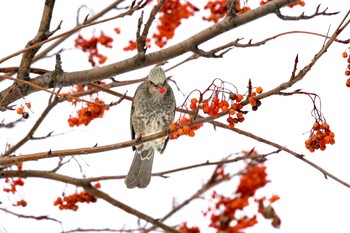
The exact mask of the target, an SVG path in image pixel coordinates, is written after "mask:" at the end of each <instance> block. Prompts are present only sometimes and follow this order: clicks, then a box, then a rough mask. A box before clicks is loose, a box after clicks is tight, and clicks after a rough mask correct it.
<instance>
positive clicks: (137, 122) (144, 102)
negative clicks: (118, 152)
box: [125, 67, 176, 188]
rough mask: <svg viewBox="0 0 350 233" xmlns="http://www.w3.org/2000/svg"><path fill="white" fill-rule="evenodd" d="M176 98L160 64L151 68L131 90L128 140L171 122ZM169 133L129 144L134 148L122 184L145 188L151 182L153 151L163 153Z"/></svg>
mask: <svg viewBox="0 0 350 233" xmlns="http://www.w3.org/2000/svg"><path fill="white" fill-rule="evenodd" d="M175 107H176V101H175V96H174V92H173V90H172V89H171V87H170V86H169V84H168V83H167V81H166V76H165V72H164V70H163V69H162V68H161V67H154V68H153V69H152V70H151V71H150V73H149V75H148V77H147V79H146V80H145V81H144V82H143V83H141V84H140V85H139V86H138V87H137V89H136V92H135V96H134V99H133V101H132V105H131V114H130V126H131V137H132V139H135V138H136V139H142V137H145V136H148V135H152V134H155V133H159V132H162V131H164V130H166V129H168V128H169V126H170V124H171V123H172V122H173V121H174V115H175ZM168 140H169V136H165V137H162V138H159V139H155V140H152V141H149V142H144V143H141V144H139V145H136V146H133V147H132V149H133V150H134V151H135V155H134V159H133V161H132V164H131V167H130V170H129V173H128V175H127V176H126V178H125V184H126V186H127V187H128V188H135V187H139V188H146V187H147V185H148V184H149V182H150V181H151V175H152V164H153V156H154V151H155V150H157V151H158V152H159V153H161V154H162V153H163V152H164V150H165V147H166V145H167V143H168Z"/></svg>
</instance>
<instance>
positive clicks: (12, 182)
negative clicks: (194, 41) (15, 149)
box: [2, 163, 27, 207]
mask: <svg viewBox="0 0 350 233" xmlns="http://www.w3.org/2000/svg"><path fill="white" fill-rule="evenodd" d="M16 167H17V170H19V171H20V170H22V167H23V163H18V164H17V165H16ZM5 184H6V186H7V187H4V188H3V189H2V190H3V191H4V192H6V193H12V194H15V193H16V192H17V187H19V186H23V185H24V181H23V179H22V178H20V177H18V178H16V179H15V178H5ZM13 206H22V207H26V206H27V202H26V201H25V200H24V199H21V200H19V201H16V203H14V204H13Z"/></svg>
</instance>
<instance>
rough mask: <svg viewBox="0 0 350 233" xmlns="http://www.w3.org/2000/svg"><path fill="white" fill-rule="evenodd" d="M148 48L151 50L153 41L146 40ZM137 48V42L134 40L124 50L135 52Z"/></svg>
mask: <svg viewBox="0 0 350 233" xmlns="http://www.w3.org/2000/svg"><path fill="white" fill-rule="evenodd" d="M146 47H147V48H151V39H150V38H147V39H146ZM136 48H137V42H136V41H134V40H129V45H128V46H125V47H124V48H123V50H124V51H133V50H135V49H136Z"/></svg>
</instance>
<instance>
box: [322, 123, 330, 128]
mask: <svg viewBox="0 0 350 233" xmlns="http://www.w3.org/2000/svg"><path fill="white" fill-rule="evenodd" d="M321 128H322V129H324V130H328V129H329V125H328V124H327V123H323V124H322V125H321Z"/></svg>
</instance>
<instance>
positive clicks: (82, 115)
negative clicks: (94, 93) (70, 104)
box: [68, 97, 109, 127]
mask: <svg viewBox="0 0 350 233" xmlns="http://www.w3.org/2000/svg"><path fill="white" fill-rule="evenodd" d="M106 110H109V107H107V106H105V102H104V101H103V100H100V99H99V98H97V97H96V98H95V100H94V103H90V102H89V103H86V106H85V107H83V108H81V109H79V110H78V111H77V115H78V116H77V117H72V116H71V117H69V118H68V124H69V126H70V127H73V126H80V125H82V124H84V125H85V126H87V125H88V124H89V123H90V122H91V121H92V120H94V119H96V118H102V117H103V114H104V112H105V111H106Z"/></svg>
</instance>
